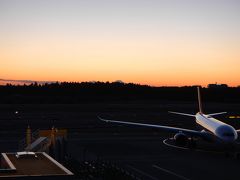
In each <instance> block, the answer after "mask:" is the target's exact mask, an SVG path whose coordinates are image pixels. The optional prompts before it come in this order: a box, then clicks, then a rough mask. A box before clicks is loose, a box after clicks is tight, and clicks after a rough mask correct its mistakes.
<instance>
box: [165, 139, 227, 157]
mask: <svg viewBox="0 0 240 180" xmlns="http://www.w3.org/2000/svg"><path fill="white" fill-rule="evenodd" d="M167 140H169V139H165V140H164V141H163V144H165V145H166V146H169V147H172V148H176V149H182V150H194V151H197V152H205V153H217V154H222V153H224V152H221V151H214V150H204V149H197V148H195V149H190V148H186V147H180V146H175V145H172V144H169V143H167Z"/></svg>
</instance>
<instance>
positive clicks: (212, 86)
mask: <svg viewBox="0 0 240 180" xmlns="http://www.w3.org/2000/svg"><path fill="white" fill-rule="evenodd" d="M208 88H228V85H227V84H217V83H216V84H209V85H208Z"/></svg>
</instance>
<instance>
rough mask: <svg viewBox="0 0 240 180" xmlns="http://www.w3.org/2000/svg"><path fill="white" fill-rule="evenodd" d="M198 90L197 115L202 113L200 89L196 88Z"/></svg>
mask: <svg viewBox="0 0 240 180" xmlns="http://www.w3.org/2000/svg"><path fill="white" fill-rule="evenodd" d="M197 90H198V108H199V113H203V110H202V100H201V93H200V87H199V86H198V87H197Z"/></svg>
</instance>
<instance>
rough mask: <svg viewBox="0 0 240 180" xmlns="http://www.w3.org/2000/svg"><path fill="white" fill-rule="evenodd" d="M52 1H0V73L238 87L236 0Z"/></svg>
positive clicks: (239, 61) (28, 77)
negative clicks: (220, 0) (216, 0)
mask: <svg viewBox="0 0 240 180" xmlns="http://www.w3.org/2000/svg"><path fill="white" fill-rule="evenodd" d="M53 2H54V1H44V0H43V1H31V2H30V1H24V0H23V1H21V2H20V1H13V2H12V3H10V2H9V1H7V0H3V1H1V2H0V23H1V24H2V28H1V29H0V52H1V53H0V79H13V80H35V81H60V82H62V81H69V82H73V81H75V82H82V81H104V82H105V81H110V82H112V81H116V80H122V81H124V82H133V83H139V84H148V85H152V86H184V85H202V86H207V84H211V83H216V82H217V83H223V84H228V85H229V86H239V85H240V78H239V77H240V71H239V69H240V33H239V32H240V23H239V22H240V20H239V17H240V16H239V14H240V13H239V12H240V11H239V8H238V7H239V5H240V3H239V2H237V1H236V2H234V3H235V4H234V3H233V2H228V1H223V2H217V3H216V2H213V1H212V2H210V1H209V2H208V1H200V0H199V1H194V2H191V3H189V1H185V0H183V1H181V2H179V1H173V2H168V1H151V2H150V1H149V2H148V1H142V0H132V1H106V2H107V3H106V2H105V1H104V2H105V3H103V1H97V0H93V2H91V3H90V2H88V1H70V2H69V1H61V2H59V3H58V4H56V3H53ZM1 5H2V6H1Z"/></svg>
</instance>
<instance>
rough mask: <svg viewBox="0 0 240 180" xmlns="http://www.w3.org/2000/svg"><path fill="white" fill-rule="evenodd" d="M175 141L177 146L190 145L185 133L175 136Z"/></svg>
mask: <svg viewBox="0 0 240 180" xmlns="http://www.w3.org/2000/svg"><path fill="white" fill-rule="evenodd" d="M174 140H175V142H176V144H177V145H180V146H187V145H188V141H189V140H188V136H187V135H186V134H184V133H177V134H175V135H174Z"/></svg>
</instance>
